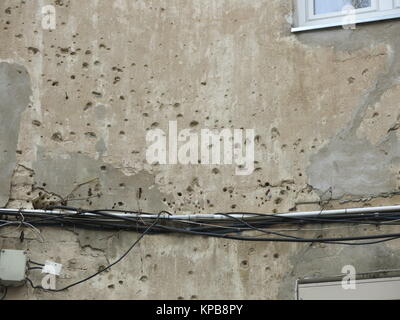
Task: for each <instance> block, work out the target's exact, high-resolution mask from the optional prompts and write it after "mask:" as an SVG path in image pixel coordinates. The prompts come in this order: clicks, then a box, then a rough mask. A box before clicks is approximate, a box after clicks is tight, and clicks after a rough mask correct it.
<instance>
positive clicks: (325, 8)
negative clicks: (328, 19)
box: [314, 0, 371, 14]
mask: <svg viewBox="0 0 400 320" xmlns="http://www.w3.org/2000/svg"><path fill="white" fill-rule="evenodd" d="M348 4H351V5H352V6H353V7H354V8H356V9H361V8H368V7H370V6H371V0H314V13H315V14H323V13H330V12H340V11H342V9H343V7H344V6H345V5H348Z"/></svg>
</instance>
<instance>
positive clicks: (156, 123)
mask: <svg viewBox="0 0 400 320" xmlns="http://www.w3.org/2000/svg"><path fill="white" fill-rule="evenodd" d="M159 125H160V124H159V123H158V122H153V123H152V124H151V128H153V129H154V128H157V127H158V126H159Z"/></svg>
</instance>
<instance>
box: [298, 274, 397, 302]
mask: <svg viewBox="0 0 400 320" xmlns="http://www.w3.org/2000/svg"><path fill="white" fill-rule="evenodd" d="M297 291H298V299H299V300H399V299H400V278H399V277H395V278H386V279H367V280H358V281H357V282H356V289H354V290H352V289H348V290H345V289H343V288H342V284H341V282H325V283H312V284H299V285H298V288H297Z"/></svg>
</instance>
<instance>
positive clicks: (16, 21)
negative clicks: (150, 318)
mask: <svg viewBox="0 0 400 320" xmlns="http://www.w3.org/2000/svg"><path fill="white" fill-rule="evenodd" d="M48 4H52V5H54V6H55V8H56V12H57V28H56V29H55V30H51V31H50V30H44V29H43V28H42V24H41V23H42V14H41V8H42V7H43V6H44V5H48ZM292 10H293V9H292V3H291V1H290V0H285V1H282V0H268V1H266V0H255V1H247V0H235V1H234V0H206V1H201V2H199V1H196V0H190V1H187V0H185V1H183V0H164V1H162V0H159V1H156V0H153V1H150V0H148V1H145V0H142V1H129V0H118V1H117V0H116V1H106V0H88V1H73V0H69V1H68V0H63V1H60V0H57V1H50V0H42V1H22V0H21V1H19V0H4V1H2V2H1V3H0V28H1V33H0V37H1V38H0V39H1V42H0V107H1V109H0V124H1V127H0V133H1V136H0V146H1V158H0V164H1V172H0V178H1V179H0V180H1V182H0V204H1V205H6V204H7V205H8V206H9V207H21V206H23V207H32V206H34V207H37V208H39V207H42V206H43V205H46V204H48V203H57V202H60V201H65V200H67V201H68V203H69V204H71V205H75V206H82V207H94V208H99V207H109V208H111V207H116V208H122V209H123V208H129V209H134V210H143V211H154V212H158V211H160V210H168V211H171V212H176V213H185V212H198V213H212V212H218V211H219V212H227V211H248V212H250V211H251V212H260V213H262V212H281V211H288V210H303V209H319V208H320V206H319V202H320V201H321V200H327V199H330V198H333V199H334V200H332V201H330V202H329V204H328V205H326V206H325V207H326V208H329V207H335V208H339V207H345V206H347V207H349V206H357V207H358V206H364V205H365V206H367V205H378V204H379V205H385V204H394V203H398V202H399V197H398V196H397V193H398V191H399V181H400V180H399V177H400V176H399V155H400V149H399V141H398V139H399V130H398V128H399V117H400V113H399V108H398V101H399V98H400V83H399V79H400V59H399V56H398V55H399V49H400V48H399V46H400V40H399V38H398V34H399V31H400V23H399V21H396V20H394V21H389V22H379V23H375V24H368V25H362V26H361V25H360V26H358V27H357V29H356V30H354V31H351V30H341V29H332V30H325V31H314V32H308V33H304V34H292V33H291V32H290V21H291V20H292ZM171 120H177V121H178V126H179V128H188V127H192V128H194V129H199V130H200V129H201V128H217V129H221V128H253V129H255V131H256V134H257V136H256V141H255V142H256V144H255V152H256V159H255V160H256V163H255V166H256V170H255V172H254V173H253V174H251V175H249V176H236V175H234V171H233V169H232V166H211V165H210V166H206V165H153V166H152V165H149V164H148V163H147V162H146V159H145V153H146V146H147V144H146V139H145V137H146V133H147V130H149V129H151V128H161V129H163V130H165V131H167V127H168V121H171ZM3 150H7V152H4V153H3ZM13 171H14V174H13V176H12V173H13ZM11 176H12V177H11ZM139 190H140V191H139ZM325 228H326V226H319V227H315V226H313V227H310V229H312V231H307V232H304V233H299V234H301V235H302V236H303V235H304V236H306V235H309V236H318V235H321V233H322V232H326V234H327V235H346V234H348V233H349V232H350V230H352V231H354V230H353V229H349V228H348V227H346V226H344V227H343V228H340V229H338V230H337V229H333V230H326V231H323V230H324V229H325ZM316 229H317V230H316ZM385 230H386V229H385ZM2 232H3V233H1V234H0V245H1V246H2V247H7V248H25V249H27V250H29V252H30V254H31V255H32V258H33V259H34V260H45V259H46V258H52V259H55V260H57V261H59V262H61V263H63V264H64V266H66V273H65V275H64V276H63V277H62V278H64V279H61V280H60V282H61V281H62V283H65V284H66V283H70V282H72V281H74V280H77V279H79V278H81V277H83V276H84V275H87V274H90V273H92V271H93V270H96V269H97V268H98V267H99V266H101V265H105V264H107V262H110V261H113V259H115V258H116V257H118V256H119V255H120V254H121V253H122V252H123V251H124V250H125V249H126V248H127V247H128V246H129V244H130V243H131V242H132V240H133V239H135V238H136V237H137V235H135V234H126V233H116V234H111V233H98V232H97V233H96V232H92V231H91V232H89V231H84V230H70V231H60V230H54V229H47V228H46V229H43V230H42V234H43V236H44V237H45V239H44V242H43V243H42V242H40V241H39V240H38V239H37V238H36V236H35V234H34V233H32V234H29V231H27V232H26V233H27V237H26V240H25V241H24V242H23V243H20V242H19V241H20V240H19V233H18V232H15V231H12V230H11V231H10V230H6V231H2ZM360 232H368V233H369V232H370V233H373V232H377V230H374V229H371V230H370V228H367V229H365V230H364V229H363V228H360ZM324 234H325V233H324ZM399 249H400V246H399V245H398V243H397V242H393V243H389V244H381V245H375V246H371V247H342V246H318V245H316V246H309V245H305V244H304V245H300V244H299V245H292V244H266V243H257V244H254V243H239V242H232V241H227V240H216V239H204V238H193V237H181V236H151V237H147V238H145V239H144V241H143V242H142V243H141V244H140V247H139V248H137V249H135V251H134V252H132V253H131V254H130V255H129V257H128V258H127V259H126V260H125V261H124V262H123V263H121V264H120V265H117V266H116V267H115V268H113V269H112V270H111V271H110V272H108V273H105V274H104V275H101V276H99V277H97V278H95V279H93V280H92V281H90V282H88V283H85V284H83V285H82V287H80V288H74V289H71V290H69V292H65V293H60V294H48V293H41V292H38V291H34V290H32V289H27V288H21V289H17V290H13V291H12V292H10V297H11V298H30V299H36V298H37V299H41V298H55V299H57V298H66V297H74V298H89V299H95V298H173V299H175V298H184V299H190V298H193V299H195V298H243V299H246V298H256V299H257V298H258V299H264V298H293V297H294V293H293V290H294V289H293V288H294V281H295V279H296V278H298V277H303V276H313V275H314V276H316V275H319V276H321V275H331V274H338V273H340V271H341V268H342V266H343V265H346V264H353V265H355V266H356V268H358V270H359V271H373V270H376V269H377V268H378V269H393V268H398V265H399V261H398V259H396V258H395V255H396V253H397V250H399ZM205 270H207V272H205ZM32 278H33V279H35V280H36V281H39V278H34V276H32Z"/></svg>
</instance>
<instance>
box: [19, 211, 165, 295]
mask: <svg viewBox="0 0 400 320" xmlns="http://www.w3.org/2000/svg"><path fill="white" fill-rule="evenodd" d="M160 215H161V213H160V214H159V215H158V218H157V219H156V220H155V221H154V222H153V223H152V224H151V225H150V226H148V227H147V229H146V230H145V231H144V232H143V233H142V234H141V235H140V236H139V237H138V238H137V239H136V241H135V242H134V243H133V244H132V245H131V246H130V247H129V249H128V250H127V251H126V252H125V253H124V254H123V255H122V256H121V257H120V258H118V259H117V260H116V261H114V262H113V263H111V264H109V265H108V266H107V267H105V268H102V269H101V270H99V271H97V272H96V273H94V274H92V275H91V276H88V277H86V278H84V279H82V280H79V281H77V282H74V283H72V284H70V285H68V286H66V287H63V288H61V289H44V288H43V287H42V286H35V285H34V284H33V282H32V280H30V279H29V278H26V281H27V282H28V283H29V284H30V285H31V286H32V288H34V289H42V290H45V291H51V292H61V291H65V290H68V289H69V288H72V287H74V286H77V285H79V284H81V283H83V282H86V281H88V280H90V279H92V278H94V277H96V276H97V275H99V274H100V273H102V272H104V271H106V270H108V269H110V268H111V267H112V266H114V265H116V264H117V263H118V262H120V261H121V260H123V259H124V258H125V257H126V256H127V255H128V254H129V252H130V251H131V250H132V249H133V248H134V247H135V246H136V245H137V244H138V243H139V242H140V240H142V239H143V237H144V236H145V235H146V234H147V233H148V232H149V231H150V230H151V228H153V227H154V226H155V225H156V224H157V223H158V220H159V218H160Z"/></svg>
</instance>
